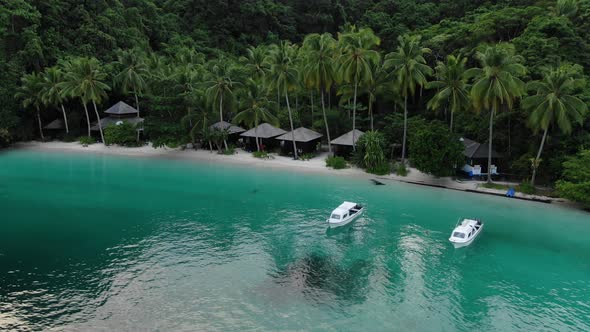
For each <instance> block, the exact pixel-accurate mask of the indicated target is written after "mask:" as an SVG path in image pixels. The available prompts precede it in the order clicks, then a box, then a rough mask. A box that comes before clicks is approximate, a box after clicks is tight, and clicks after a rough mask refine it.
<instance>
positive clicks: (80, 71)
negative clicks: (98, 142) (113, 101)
mask: <svg viewBox="0 0 590 332" xmlns="http://www.w3.org/2000/svg"><path fill="white" fill-rule="evenodd" d="M106 77H107V75H106V74H105V73H104V72H103V71H102V68H101V65H100V62H99V61H98V60H97V59H95V58H77V59H74V60H72V61H70V62H68V63H67V64H66V75H65V80H64V81H63V82H62V83H60V84H58V86H59V87H60V88H61V89H62V91H63V94H64V95H66V96H71V97H76V98H80V100H81V101H82V106H84V112H85V113H86V121H87V123H88V136H90V116H89V115H88V106H87V104H88V103H89V102H92V105H93V106H94V113H95V114H96V119H97V122H98V130H99V131H100V137H101V139H102V142H103V143H104V133H103V131H102V124H101V122H100V115H99V114H98V108H97V107H96V103H100V102H102V101H103V100H104V99H105V98H106V97H107V94H106V91H108V90H110V89H111V88H110V87H109V86H108V85H107V84H106V83H104V81H105V79H106Z"/></svg>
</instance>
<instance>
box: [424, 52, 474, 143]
mask: <svg viewBox="0 0 590 332" xmlns="http://www.w3.org/2000/svg"><path fill="white" fill-rule="evenodd" d="M466 63H467V58H464V57H461V56H458V57H455V56H454V55H449V56H447V62H446V63H444V62H441V61H439V62H437V65H436V68H435V70H436V80H435V81H431V82H428V83H427V84H426V88H427V89H436V90H437V92H436V94H435V95H434V97H432V99H430V101H429V102H428V104H427V107H428V108H430V109H432V110H440V109H441V108H442V107H445V112H446V107H447V106H448V107H449V108H450V111H451V123H450V125H449V130H450V131H451V132H452V131H453V115H454V114H455V112H458V111H461V110H463V109H465V108H467V107H468V106H469V103H470V100H469V89H470V88H471V87H470V85H469V84H467V77H466V76H465V64H466Z"/></svg>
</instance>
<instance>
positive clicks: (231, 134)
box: [209, 121, 246, 143]
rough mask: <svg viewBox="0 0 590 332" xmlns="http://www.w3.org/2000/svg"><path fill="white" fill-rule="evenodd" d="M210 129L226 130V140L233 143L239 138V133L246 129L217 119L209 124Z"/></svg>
mask: <svg viewBox="0 0 590 332" xmlns="http://www.w3.org/2000/svg"><path fill="white" fill-rule="evenodd" d="M209 129H210V130H227V133H228V136H227V141H228V142H231V143H235V142H237V141H238V139H239V138H240V134H241V133H243V132H245V131H246V129H244V128H242V127H238V126H235V125H233V124H231V123H229V122H225V121H219V122H215V123H214V124H212V125H210V126H209Z"/></svg>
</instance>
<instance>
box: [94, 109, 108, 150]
mask: <svg viewBox="0 0 590 332" xmlns="http://www.w3.org/2000/svg"><path fill="white" fill-rule="evenodd" d="M92 105H93V106H94V113H95V114H96V118H97V119H98V130H99V131H100V139H101V140H102V144H104V145H107V142H105V140H104V133H103V132H102V123H100V115H98V108H96V102H95V101H94V100H93V101H92Z"/></svg>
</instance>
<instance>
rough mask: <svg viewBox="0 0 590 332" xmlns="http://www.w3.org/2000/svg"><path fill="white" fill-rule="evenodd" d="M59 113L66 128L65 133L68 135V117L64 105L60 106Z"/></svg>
mask: <svg viewBox="0 0 590 332" xmlns="http://www.w3.org/2000/svg"><path fill="white" fill-rule="evenodd" d="M61 112H62V113H63V115H64V124H65V126H66V133H67V134H69V133H70V127H69V126H68V115H67V114H66V109H65V108H64V104H61Z"/></svg>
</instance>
